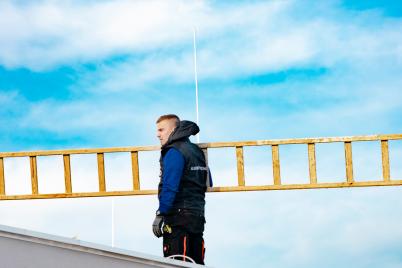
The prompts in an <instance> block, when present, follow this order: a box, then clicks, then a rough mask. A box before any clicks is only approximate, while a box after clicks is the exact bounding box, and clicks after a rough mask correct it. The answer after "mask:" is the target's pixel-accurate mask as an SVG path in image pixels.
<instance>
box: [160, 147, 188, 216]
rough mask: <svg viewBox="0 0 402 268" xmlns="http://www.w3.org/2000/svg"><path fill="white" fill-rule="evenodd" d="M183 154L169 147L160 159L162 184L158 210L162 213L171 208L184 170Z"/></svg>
mask: <svg viewBox="0 0 402 268" xmlns="http://www.w3.org/2000/svg"><path fill="white" fill-rule="evenodd" d="M184 164H185V161H184V156H183V155H182V154H181V153H180V152H179V151H178V150H176V149H175V148H171V149H170V150H169V151H168V152H167V153H166V155H165V156H164V157H163V159H162V165H163V176H162V181H163V186H162V191H161V194H160V197H159V212H160V213H161V214H162V215H163V214H166V213H168V212H169V210H170V209H171V208H172V205H173V202H174V199H175V197H176V193H177V192H178V189H179V185H180V179H181V177H182V175H183V170H184Z"/></svg>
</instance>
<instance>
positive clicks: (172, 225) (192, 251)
mask: <svg viewBox="0 0 402 268" xmlns="http://www.w3.org/2000/svg"><path fill="white" fill-rule="evenodd" d="M204 225H205V217H204V215H203V214H200V213H194V212H191V211H188V210H178V212H177V213H175V214H174V215H169V216H165V218H164V227H163V255H164V256H165V257H169V256H172V255H181V256H180V257H177V258H175V259H180V260H183V261H189V260H188V259H186V258H185V257H183V256H187V257H190V258H191V259H193V260H194V261H195V262H196V263H198V264H202V265H204V257H205V247H204V239H203V233H204Z"/></svg>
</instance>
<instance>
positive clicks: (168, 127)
mask: <svg viewBox="0 0 402 268" xmlns="http://www.w3.org/2000/svg"><path fill="white" fill-rule="evenodd" d="M175 128H176V121H175V120H174V119H167V120H163V121H160V122H159V123H157V124H156V136H157V137H158V139H159V140H160V142H161V145H162V146H163V145H165V144H166V142H167V141H168V139H169V136H170V134H172V132H173V130H174V129H175Z"/></svg>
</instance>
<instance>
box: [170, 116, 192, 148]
mask: <svg viewBox="0 0 402 268" xmlns="http://www.w3.org/2000/svg"><path fill="white" fill-rule="evenodd" d="M198 132H200V128H199V127H198V125H197V124H196V123H194V122H191V121H187V120H183V121H180V123H179V126H178V127H176V129H175V130H174V131H173V132H172V134H170V136H169V139H168V141H167V143H166V144H165V145H164V146H162V147H166V146H168V145H170V144H172V143H173V142H175V141H178V140H182V139H188V138H189V137H190V136H191V135H196V134H197V133H198Z"/></svg>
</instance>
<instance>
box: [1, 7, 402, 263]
mask: <svg viewBox="0 0 402 268" xmlns="http://www.w3.org/2000/svg"><path fill="white" fill-rule="evenodd" d="M401 17H402V4H401V3H399V2H398V1H319V2H317V1H307V0H306V1H290V0H289V1H227V2H225V1H223V2H222V1H193V2H190V1H170V2H164V1H144V2H141V1H139V2H132V1H2V2H1V3H0V107H1V108H0V146H1V151H28V150H34V149H41V150H42V149H43V150H44V149H58V148H82V147H117V146H136V145H151V144H156V143H157V140H156V138H155V130H154V121H155V119H156V118H157V117H158V116H159V115H160V114H165V113H176V114H178V115H179V116H180V117H182V118H183V119H189V120H195V94H194V70H193V43H192V41H193V32H192V31H193V27H196V28H197V53H198V54H197V55H198V77H199V104H200V127H201V134H200V138H201V141H202V142H213V141H238V140H256V139H273V138H275V139H277V138H297V137H318V136H344V135H370V134H388V133H401V130H400V126H401V123H402V119H401V118H402V117H401V110H402V109H401V108H402V90H401V85H402V75H401V72H402V18H401ZM394 145H395V146H394V147H391V150H393V148H394V155H395V159H394V160H392V159H391V161H395V163H400V161H399V162H398V159H400V158H398V157H401V156H402V153H401V146H399V145H398V143H395V144H394ZM397 145H398V146H397ZM359 150H360V151H359V152H360V154H359V153H357V154H356V158H357V157H358V156H359V155H360V156H361V159H360V160H359V159H356V162H357V163H362V164H361V166H362V168H361V170H362V171H361V173H360V174H363V175H364V176H366V175H367V176H369V177H370V176H371V177H372V176H373V175H372V174H370V172H371V173H373V174H375V175H376V174H378V172H377V171H378V170H376V169H375V168H372V166H375V165H374V164H373V163H375V161H377V160H378V159H376V158H375V157H374V158H370V157H368V156H367V153H366V152H372V151H370V150H371V149H370V147H369V146H368V147H364V146H363V147H362V148H360V149H359ZM324 151H325V150H324ZM292 152H293V151H289V152H286V151H285V152H284V155H285V156H284V158H285V159H284V161H285V162H286V161H287V162H288V163H289V165H290V166H291V167H292V168H294V169H295V170H298V168H299V167H300V166H301V164H300V163H299V162H298V160H297V157H296V158H292ZM391 153H392V152H391ZM214 154H216V155H214ZM211 155H212V156H211V157H212V159H216V160H215V162H216V163H215V164H214V165H215V166H213V172H214V174H216V175H215V178H216V181H217V184H220V183H226V182H227V181H228V182H229V181H230V177H231V176H232V174H233V176H234V175H235V171H234V170H233V169H229V167H228V166H229V165H230V163H231V162H230V161H229V160H228V161H227V162H225V161H223V160H222V159H225V158H226V157H227V158H230V157H232V156H230V157H229V156H228V155H229V154H225V152H224V153H218V152H213V153H211ZM354 156H355V155H354ZM331 157H332V156H327V159H326V160H325V161H327V162H328V163H331V162H334V161H335V162H336V159H335V158H336V157H335V156H333V157H334V158H331ZM143 158H144V160H143V161H144V163H145V162H147V161H148V162H152V161H153V160H155V161H157V155H149V156H148V155H146V156H143ZM256 158H257V157H256V156H254V157H253V156H250V161H255V168H256V170H260V171H261V172H257V171H253V172H252V174H250V176H251V177H252V176H257V177H261V173H264V172H267V171H266V170H265V166H264V163H263V161H258V159H256ZM91 161H92V160H91V159H90V158H88V159H84V160H82V161H81V163H82V164H83V163H91ZM111 161H112V160H111ZM359 161H360V162H359ZM78 162H79V161H78ZM148 162H147V163H148ZM46 163H48V162H44V166H45V167H46ZM48 164H49V163H48ZM232 164H233V163H232ZM8 165H9V169H8V170H10V171H11V172H14V173H15V174H20V176H22V177H24V176H25V175H26V174H25V175H24V172H23V171H20V170H19V169H20V168H22V166H23V165H24V164H19V162H18V163H17V162H15V163H11V162H10V163H9V164H8ZM49 165H50V166H52V164H49ZM116 165H119V164H116ZM144 165H145V166H146V165H148V164H144ZM50 166H47V168H49V169H51V170H52V172H53V171H54V172H55V173H57V172H58V171H57V168H54V169H53V166H52V168H50ZM149 169H151V170H149V171H144V172H145V174H146V175H147V176H150V177H152V176H157V171H155V172H154V171H153V170H152V169H156V167H155V165H154V166H152V164H149ZM340 169H341V168H340V166H336V167H329V165H324V166H323V167H322V170H321V171H322V174H329V176H330V175H331V174H332V175H333V174H342V171H341V170H340ZM395 169H396V171H395V174H396V175H402V172H401V169H402V168H401V166H400V165H398V164H396V165H395ZM85 170H86V168H85V166H83V167H81V169H80V172H81V173H82V174H81V175H80V176H81V177H82V178H83V180H85V178H86V177H91V176H90V175H88V174H87V173H85ZM292 170H293V169H289V170H287V171H286V170H285V171H284V174H285V175H286V176H288V177H289V178H291V177H293V178H295V177H298V176H299V175H300V173H297V172H296V171H292ZM49 172H50V171H49ZM52 172H50V173H49V174H50V175H49V176H51V175H52V174H53V173H52ZM116 172H117V173H118V171H116ZM112 173H113V172H112ZM118 174H120V173H118ZM16 176H17V175H16ZM77 176H78V175H77ZM339 176H341V175H339ZM262 177H263V176H262ZM16 180H17V178H16ZM147 183H148V184H149V185H153V183H154V184H155V183H157V181H156V180H154V179H152V180H150V181H149V182H147ZM229 183H230V182H229ZM399 196H400V188H399V187H395V188H392V189H391V188H390V189H378V188H373V189H358V190H355V189H353V190H348V189H341V190H320V191H299V192H277V193H271V192H269V193H253V194H246V193H242V194H228V195H226V194H222V195H221V196H219V195H217V194H212V195H210V196H209V199H210V200H209V203H210V204H213V205H212V206H214V205H216V206H217V207H219V208H220V209H219V210H213V211H212V209H211V212H210V215H209V217H210V218H211V219H210V221H211V223H210V224H209V225H208V228H207V231H208V232H209V233H210V235H208V234H207V236H208V238H209V239H210V241H211V242H210V244H211V246H210V248H211V249H210V250H209V252H210V253H209V254H211V255H210V257H209V258H210V259H209V260H210V263H211V265H212V266H215V267H244V265H245V264H244V263H243V261H248V262H251V263H253V264H254V266H255V267H269V266H272V267H277V266H280V267H296V266H297V267H322V266H325V267H339V266H340V265H346V264H348V263H350V262H351V261H354V266H356V267H378V266H379V263H381V265H382V266H383V267H397V266H400V265H401V264H402V259H401V255H400V254H398V253H397V252H395V251H393V250H394V249H395V248H399V249H400V248H401V247H402V245H401V244H400V242H398V241H396V240H394V239H393V237H397V238H399V241H401V238H402V234H401V233H400V231H398V230H395V226H396V225H397V224H399V225H400V224H401V222H402V217H401V216H399V215H394V214H395V213H393V212H392V211H388V210H383V207H381V206H380V205H379V204H376V203H375V202H373V200H375V198H379V199H381V204H382V205H384V207H387V206H389V205H390V204H393V205H394V206H396V207H397V208H402V199H401V198H400V197H399ZM224 197H225V198H224ZM152 198H154V197H144V198H139V197H138V198H137V197H133V198H120V199H119V198H117V199H116V203H117V204H118V206H119V207H117V209H116V210H117V214H116V217H117V219H116V221H117V226H118V228H119V230H121V236H123V234H124V236H125V237H131V240H129V239H123V238H120V240H117V241H118V243H117V246H119V247H124V248H128V249H134V250H140V251H141V250H145V251H146V252H148V253H152V254H160V252H159V241H157V240H156V241H152V242H149V241H150V240H151V239H153V238H152V236H151V234H150V233H149V232H148V231H149V230H148V229H149V228H148V225H149V224H148V223H149V221H150V220H152V213H153V211H154V207H155V200H153V199H152ZM343 198H347V199H349V200H351V204H345V203H344V202H343ZM134 199H135V200H134ZM239 200H241V201H239ZM243 201H244V202H243ZM352 201H353V202H352ZM30 202H31V203H30ZM80 202H81V203H80ZM109 202H110V200H109V199H102V200H96V201H94V200H88V199H86V200H79V201H71V200H67V201H65V200H63V201H35V202H34V201H26V203H24V202H20V203H19V204H21V205H18V206H21V207H20V208H18V209H16V210H15V211H14V210H11V208H13V207H15V206H17V205H15V203H11V202H3V203H2V204H1V207H0V210H2V211H3V213H5V215H8V216H7V217H3V222H2V223H4V224H14V225H17V226H21V227H24V228H28V229H30V228H31V229H35V230H39V231H41V230H50V231H51V232H52V233H55V234H60V235H66V236H74V235H75V233H80V239H84V240H90V241H94V242H99V243H110V241H109V240H108V239H109V238H108V237H107V236H102V235H100V234H101V233H102V234H103V233H104V232H105V229H108V228H109V227H108V224H109V222H108V221H104V222H103V223H102V224H100V227H99V228H98V229H99V230H96V232H95V231H94V232H88V230H90V229H91V227H90V226H91V224H90V220H91V219H90V218H88V219H87V222H86V220H85V219H86V218H85V217H86V215H87V214H88V211H87V210H85V208H88V207H91V213H92V218H96V219H99V221H102V220H103V219H105V218H107V217H108V215H109V214H108V213H109V212H105V211H104V210H102V208H103V207H105V204H107V205H108V204H109ZM141 202H142V204H147V206H145V207H144V206H142V207H141V205H140V204H141ZM239 202H241V203H242V204H240V203H239ZM294 202H295V203H296V204H300V206H302V211H303V209H304V210H308V209H309V207H311V206H312V204H314V208H315V210H314V211H310V210H309V212H308V214H306V215H299V214H298V213H296V214H295V215H293V214H292V215H291V216H289V214H288V213H286V210H287V209H288V210H289V211H294V210H295V209H296V210H298V209H300V208H298V207H297V206H296V205H295V203H294ZM323 202H324V203H323ZM325 202H327V203H325ZM366 202H367V203H368V204H369V205H368V208H367V207H365V206H364V204H366ZM233 203H234V204H235V206H236V207H238V208H239V209H244V211H243V212H244V213H245V212H247V211H248V210H250V207H249V206H253V204H259V205H257V206H256V208H255V209H254V208H253V209H251V211H252V212H253V213H254V214H253V215H251V216H250V219H249V221H248V222H243V223H242V224H243V225H242V226H245V227H244V228H248V229H257V230H256V231H255V232H253V231H249V232H245V233H246V234H248V236H247V237H241V238H231V239H230V241H231V240H232V239H237V240H233V241H232V242H233V243H232V244H233V249H232V250H231V249H230V248H229V247H228V246H225V245H223V244H221V243H220V241H219V240H218V239H214V237H216V236H217V234H219V235H222V236H223V235H227V236H229V235H230V233H229V232H228V231H227V229H225V226H224V224H223V223H226V224H233V223H232V222H231V221H230V217H227V216H224V215H225V213H223V212H222V211H225V210H230V208H228V206H231V205H233ZM317 203H318V204H317ZM320 203H321V204H325V206H328V207H329V208H328V212H327V213H326V212H324V211H323V210H325V209H326V207H323V205H321V206H320V205H319V204H320ZM23 204H35V207H36V210H35V213H37V214H38V215H41V216H40V217H39V216H38V218H35V217H34V216H32V218H35V219H36V220H32V222H31V224H22V223H21V221H19V220H20V219H22V218H23V217H24V216H23V215H24V213H27V212H26V211H25V210H24V207H25V206H26V205H23ZM83 204H84V205H83ZM274 204H283V208H282V207H276V206H275V205H274ZM107 205H106V206H107ZM10 207H11V208H10ZM60 207H62V208H63V210H64V211H65V212H64V215H65V217H74V218H80V219H82V222H81V223H80V224H78V223H77V225H74V226H73V227H72V226H66V225H65V224H62V223H63V222H66V219H65V218H63V215H61V214H59V212H58V210H59V209H58V208H60ZM78 207H80V208H79V209H78ZM84 207H85V208H84ZM132 208H137V209H141V211H142V212H143V213H144V215H146V216H144V219H141V220H140V222H139V223H135V221H134V220H133V219H132V218H130V217H129V218H127V217H128V216H124V215H125V214H126V213H127V210H130V209H132ZM263 208H268V209H269V210H268V211H267V212H263V213H261V209H263ZM80 209H81V210H80ZM362 209H366V210H367V213H362V214H358V215H357V216H356V217H354V216H353V215H355V212H356V211H361V210H362ZM119 211H120V212H119ZM395 211H397V210H395ZM119 213H120V214H119ZM317 213H318V214H317ZM261 214H263V215H261ZM378 214H380V215H381V217H382V221H381V222H380V223H381V224H383V226H384V228H383V229H385V230H388V231H389V232H383V233H381V232H380V233H378V234H377V233H376V232H377V231H378V230H377V229H376V228H375V227H374V226H371V225H369V224H367V221H369V222H376V221H378ZM271 215H276V216H277V217H279V220H278V221H276V220H275V221H273V222H271V220H270V219H271V218H272V217H271ZM331 215H339V217H340V219H335V218H333V216H331ZM232 217H233V220H234V221H236V222H238V221H240V222H241V220H240V219H239V215H236V216H232ZM283 217H289V218H286V219H284V218H283ZM306 217H312V218H317V217H318V218H319V220H317V221H316V228H317V230H318V231H317V234H318V236H316V234H315V233H310V232H313V230H310V228H309V227H308V222H309V218H306ZM150 218H151V219H150ZM119 219H121V220H120V221H119ZM123 219H125V220H123ZM217 219H219V221H217ZM276 219H278V218H276ZM350 220H351V221H353V223H355V224H356V225H354V224H352V225H350V226H349V225H348V222H349V221H350ZM292 221H294V222H301V223H305V224H302V225H301V226H300V227H299V228H300V229H299V231H300V232H302V233H307V234H313V235H312V237H311V238H308V239H307V238H306V237H303V236H300V237H299V235H298V234H297V232H296V231H297V230H296V229H291V230H293V231H294V232H290V233H288V230H289V228H292V226H293V222H292ZM77 222H79V221H78V220H77ZM128 222H130V223H132V224H138V230H142V231H141V232H142V233H144V234H143V235H142V234H141V235H138V234H137V235H136V234H132V230H131V229H130V228H129V227H128V226H127V223H128ZM281 223H282V224H283V226H281ZM357 223H364V224H363V225H364V228H365V230H366V231H367V232H368V233H370V235H368V238H366V240H365V238H364V236H365V235H364V234H363V233H359V232H357V230H359V225H357ZM256 225H261V226H265V225H266V226H267V229H268V230H267V229H265V228H262V227H258V228H255V226H256ZM49 226H52V228H50V227H49ZM56 226H57V227H56ZM233 226H234V228H238V229H237V230H234V231H235V232H236V231H238V230H239V228H243V227H242V226H241V225H240V224H239V225H237V224H234V225H233ZM338 227H339V228H338ZM102 228H104V229H102ZM147 228H148V229H147ZM269 228H271V229H269ZM354 228H355V229H354ZM334 229H335V230H336V232H335V234H337V235H335V234H334V235H333V234H332V232H333V230H334ZM269 230H275V233H271V232H270V231H269ZM257 231H260V232H262V233H261V234H260V235H258V233H257ZM329 232H331V234H328V233H329ZM353 232H357V234H358V236H357V237H356V238H353V239H351V238H348V237H347V235H348V234H352V233H353ZM391 233H393V234H394V236H393V237H392V235H390V234H391ZM319 235H322V236H324V237H327V238H326V239H322V237H321V238H320V237H319ZM258 237H263V238H266V240H261V239H255V241H254V240H253V239H251V238H258ZM341 238H344V239H341ZM325 240H326V241H332V242H327V243H326V242H325ZM378 240H380V241H381V243H379V245H378V247H377V248H375V247H372V248H370V247H363V245H365V244H367V243H368V242H367V241H369V242H370V241H371V242H372V241H378ZM133 241H141V243H140V244H141V245H143V248H139V247H138V246H136V245H135V243H134V242H133ZM245 241H247V243H245ZM253 241H254V242H253ZM278 241H280V242H278ZM275 243H277V245H275ZM343 247H352V248H353V249H354V251H353V252H347V253H345V252H344V251H343V249H342V248H343ZM287 249H292V251H293V252H294V255H291V254H290V253H289V252H288V251H287ZM243 250H244V252H242V251H243ZM218 251H219V252H224V254H225V256H227V259H224V258H223V257H221V256H220V255H219V254H218V253H217V252H218ZM260 251H261V252H260ZM328 251H331V252H334V253H333V255H330V254H329V253H328ZM241 252H242V253H241ZM262 252H265V253H266V254H265V253H262ZM314 252H317V253H314ZM243 254H244V255H243ZM346 255H347V256H346ZM238 256H245V257H247V258H245V259H244V258H241V260H240V259H239V258H238ZM264 256H265V257H264ZM339 256H346V257H345V258H340V257H339ZM373 256H375V257H376V258H374V257H373ZM294 258H298V259H299V260H300V261H299V262H294ZM356 258H365V259H366V260H367V261H368V263H357V262H356V263H355V261H356ZM228 259H229V260H230V261H228ZM370 260H371V262H370ZM379 260H381V261H379Z"/></svg>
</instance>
